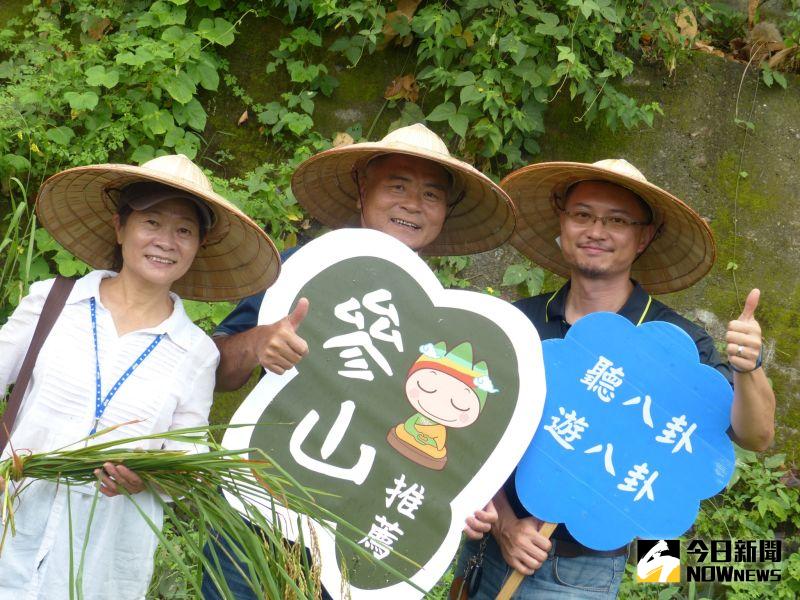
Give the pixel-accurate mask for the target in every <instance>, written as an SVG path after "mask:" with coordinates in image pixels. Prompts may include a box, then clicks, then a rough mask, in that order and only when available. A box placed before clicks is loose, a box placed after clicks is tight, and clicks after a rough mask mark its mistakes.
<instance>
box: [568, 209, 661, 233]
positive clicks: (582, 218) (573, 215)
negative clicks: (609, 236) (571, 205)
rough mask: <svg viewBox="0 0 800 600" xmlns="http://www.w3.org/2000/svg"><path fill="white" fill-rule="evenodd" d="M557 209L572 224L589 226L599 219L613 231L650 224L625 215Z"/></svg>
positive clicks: (605, 226)
mask: <svg viewBox="0 0 800 600" xmlns="http://www.w3.org/2000/svg"><path fill="white" fill-rule="evenodd" d="M558 210H560V211H561V212H562V213H564V214H565V215H566V216H567V218H568V219H569V220H570V222H571V223H573V224H574V225H577V226H578V227H591V226H592V225H594V224H595V223H596V222H597V221H600V222H601V223H602V224H603V227H604V228H605V229H606V230H608V231H612V232H615V233H622V232H624V231H627V230H628V229H629V228H631V227H633V226H635V225H649V224H650V223H644V222H642V221H632V220H630V219H627V218H625V217H618V216H606V217H598V216H596V215H593V214H592V213H590V212H586V211H585V210H574V211H573V210H567V209H565V208H559V209H558Z"/></svg>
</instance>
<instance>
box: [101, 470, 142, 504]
mask: <svg viewBox="0 0 800 600" xmlns="http://www.w3.org/2000/svg"><path fill="white" fill-rule="evenodd" d="M94 474H95V476H96V477H97V479H98V480H99V481H100V493H102V494H104V495H106V496H108V497H109V498H113V497H114V496H119V495H120V494H121V493H122V492H120V491H119V488H120V487H122V488H124V489H125V491H127V492H128V493H129V494H138V493H139V492H141V491H142V490H143V489H144V482H143V481H142V480H141V479H140V478H139V476H138V475H137V474H136V473H134V472H133V471H131V470H130V469H129V468H128V467H126V466H125V465H115V464H114V463H110V462H107V463H105V464H104V465H103V468H102V469H95V470H94Z"/></svg>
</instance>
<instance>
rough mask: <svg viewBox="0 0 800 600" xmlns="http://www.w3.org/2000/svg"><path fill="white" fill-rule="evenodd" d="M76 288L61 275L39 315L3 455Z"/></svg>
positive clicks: (4, 432)
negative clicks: (36, 367)
mask: <svg viewBox="0 0 800 600" xmlns="http://www.w3.org/2000/svg"><path fill="white" fill-rule="evenodd" d="M74 285H75V280H74V279H70V278H67V277H62V276H61V275H59V276H58V277H56V280H55V281H54V282H53V287H52V289H51V290H50V293H49V294H48V295H47V299H46V300H45V301H44V306H43V307H42V313H41V314H40V315H39V322H38V323H37V324H36V329H35V330H34V332H33V339H31V345H30V346H29V347H28V352H27V353H26V354H25V359H24V360H23V361H22V367H21V368H20V370H19V375H18V376H17V381H16V382H15V383H14V389H13V391H12V392H11V395H10V396H9V398H8V405H7V406H6V412H5V413H4V414H3V420H2V422H0V451H2V449H3V448H5V446H6V443H7V442H8V437H9V435H11V430H12V429H13V428H14V420H15V419H16V418H17V413H18V412H19V407H20V405H21V404H22V396H23V395H24V394H25V390H26V389H27V388H28V382H29V381H30V379H31V373H32V372H33V366H34V365H35V364H36V358H37V357H38V356H39V350H41V349H42V345H43V344H44V341H45V340H46V339H47V336H48V334H49V333H50V330H51V329H52V328H53V324H54V323H55V322H56V319H58V315H60V314H61V311H62V310H63V308H64V305H65V304H66V303H67V297H68V296H69V293H70V292H71V291H72V287H73V286H74Z"/></svg>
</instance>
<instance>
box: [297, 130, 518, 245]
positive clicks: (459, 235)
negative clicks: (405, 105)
mask: <svg viewBox="0 0 800 600" xmlns="http://www.w3.org/2000/svg"><path fill="white" fill-rule="evenodd" d="M382 154H405V155H409V156H415V157H418V158H424V159H427V160H431V161H433V162H436V163H438V164H440V165H442V166H443V167H444V168H445V169H447V170H448V171H449V172H450V173H451V174H452V175H453V177H454V179H455V181H454V185H455V187H456V189H459V190H462V191H463V197H462V199H461V201H460V202H458V204H456V206H455V207H454V208H453V209H452V212H451V213H450V215H449V216H448V217H447V219H446V220H445V223H444V226H443V227H442V232H441V233H440V234H439V236H438V237H437V238H436V239H435V240H434V241H433V243H431V244H429V245H428V246H426V247H425V248H424V249H422V250H421V253H422V254H426V255H430V256H458V255H465V254H476V253H478V252H485V251H487V250H492V249H493V248H497V247H498V246H500V245H502V244H503V243H504V242H506V241H507V240H508V239H509V238H510V237H511V233H512V232H513V230H514V224H515V221H516V215H515V211H514V206H513V204H512V202H511V200H510V199H509V197H508V196H507V195H506V193H505V192H504V191H503V190H502V189H501V188H500V187H499V186H498V185H497V184H496V183H494V182H493V181H492V180H491V179H489V178H488V177H487V176H486V175H484V174H483V173H481V172H480V171H478V170H477V169H475V168H474V167H472V166H471V165H468V164H467V163H465V162H463V161H461V160H458V159H456V158H453V157H451V156H447V155H444V154H440V153H437V152H431V151H426V150H421V149H418V148H416V147H414V146H410V145H406V144H397V143H393V144H386V143H381V142H364V143H359V144H351V145H348V146H340V147H338V148H332V149H331V150H326V151H324V152H321V153H319V154H316V155H314V156H312V157H311V158H309V159H308V160H306V161H305V162H303V163H302V164H301V165H300V166H299V167H298V168H297V170H296V171H295V173H294V176H293V177H292V191H293V192H294V195H295V198H297V201H298V202H299V203H300V204H301V205H302V206H303V207H304V208H305V209H306V210H308V212H309V213H310V214H311V216H313V217H314V218H315V219H317V220H318V221H320V222H321V223H323V224H324V225H327V226H328V227H332V228H339V227H347V226H356V225H358V224H359V222H360V221H359V211H358V208H357V200H358V187H357V185H356V182H355V181H354V180H353V177H352V171H353V166H354V165H356V164H363V162H364V161H367V160H368V159H370V158H374V157H376V156H379V155H382Z"/></svg>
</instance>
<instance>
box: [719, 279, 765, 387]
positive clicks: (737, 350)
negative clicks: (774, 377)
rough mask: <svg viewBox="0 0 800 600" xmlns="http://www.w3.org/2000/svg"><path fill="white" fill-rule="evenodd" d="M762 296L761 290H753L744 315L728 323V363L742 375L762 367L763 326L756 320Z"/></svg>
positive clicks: (745, 303) (745, 305)
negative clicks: (759, 300) (760, 359)
mask: <svg viewBox="0 0 800 600" xmlns="http://www.w3.org/2000/svg"><path fill="white" fill-rule="evenodd" d="M760 296H761V292H760V291H759V290H757V289H756V290H752V291H751V292H750V293H749V294H748V295H747V299H746V300H745V301H744V309H743V310H742V314H741V315H740V316H739V318H738V319H736V320H735V321H731V322H730V323H728V333H727V334H726V335H725V340H726V341H727V342H728V349H727V350H728V362H730V364H731V366H732V367H733V370H734V371H738V372H740V373H747V372H749V371H754V370H755V369H756V368H758V367H759V366H761V365H760V361H759V358H760V357H761V326H760V325H759V324H758V321H756V318H755V312H756V308H757V307H758V299H759V297H760Z"/></svg>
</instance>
